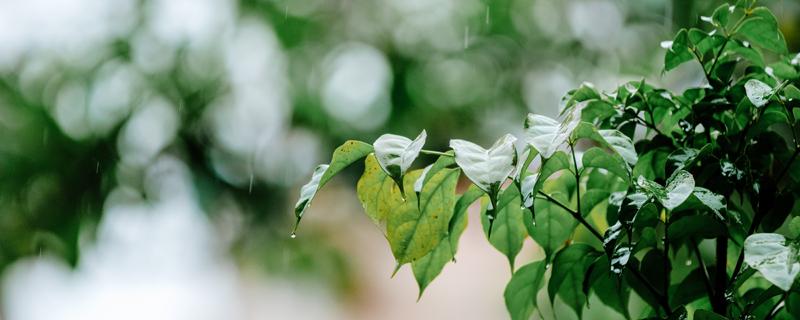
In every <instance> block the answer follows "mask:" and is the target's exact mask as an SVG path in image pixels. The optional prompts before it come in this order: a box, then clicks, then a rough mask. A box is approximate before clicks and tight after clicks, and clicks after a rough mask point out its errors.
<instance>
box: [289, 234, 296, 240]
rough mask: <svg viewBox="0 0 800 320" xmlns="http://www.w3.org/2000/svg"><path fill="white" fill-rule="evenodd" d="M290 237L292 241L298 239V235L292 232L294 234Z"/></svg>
mask: <svg viewBox="0 0 800 320" xmlns="http://www.w3.org/2000/svg"><path fill="white" fill-rule="evenodd" d="M289 237H290V238H292V239H294V238H297V234H296V233H294V232H292V234H291V235H290V236H289Z"/></svg>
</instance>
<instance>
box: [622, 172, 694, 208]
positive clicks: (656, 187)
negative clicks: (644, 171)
mask: <svg viewBox="0 0 800 320" xmlns="http://www.w3.org/2000/svg"><path fill="white" fill-rule="evenodd" d="M636 186H637V187H638V189H639V191H640V192H639V193H636V194H634V195H642V196H644V197H639V196H637V197H633V198H632V197H631V196H628V197H629V198H631V200H633V201H634V202H635V203H639V204H644V202H646V201H647V200H648V199H650V198H655V199H656V200H658V202H660V203H661V205H663V206H664V208H667V210H672V209H675V208H677V207H678V206H679V205H681V204H682V203H683V202H684V201H686V199H688V198H689V196H690V195H692V192H693V191H694V177H692V174H691V173H689V172H688V171H685V170H677V171H675V172H674V173H673V174H672V176H670V177H669V179H667V186H666V188H665V187H662V186H661V185H660V184H658V183H656V182H654V181H650V180H648V179H646V178H645V177H644V176H639V178H638V179H637V180H636Z"/></svg>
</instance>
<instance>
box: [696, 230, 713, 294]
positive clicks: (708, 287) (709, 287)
mask: <svg viewBox="0 0 800 320" xmlns="http://www.w3.org/2000/svg"><path fill="white" fill-rule="evenodd" d="M691 245H692V247H691V249H692V251H694V254H695V257H696V258H697V262H698V263H699V264H700V269H701V270H702V271H703V282H704V284H705V286H706V291H708V297H709V299H711V298H713V297H714V288H713V287H712V285H711V277H710V276H709V275H708V268H706V263H705V262H704V261H703V256H702V255H700V249H699V248H698V247H697V242H696V241H695V240H694V239H691Z"/></svg>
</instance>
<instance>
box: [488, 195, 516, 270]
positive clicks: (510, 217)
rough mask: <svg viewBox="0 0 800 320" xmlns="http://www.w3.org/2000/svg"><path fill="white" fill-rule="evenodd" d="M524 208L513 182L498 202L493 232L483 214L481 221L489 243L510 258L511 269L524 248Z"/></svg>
mask: <svg viewBox="0 0 800 320" xmlns="http://www.w3.org/2000/svg"><path fill="white" fill-rule="evenodd" d="M522 215H523V210H522V207H521V206H520V197H519V191H518V190H517V187H516V186H515V185H513V184H511V185H509V186H508V188H506V189H505V190H503V192H502V193H501V194H500V199H499V200H498V203H497V216H496V218H495V221H494V223H492V224H491V228H492V232H491V233H489V232H488V231H489V221H488V218H486V215H483V216H482V217H483V219H481V222H482V223H483V228H484V231H485V232H486V233H487V234H491V235H490V236H489V243H491V244H492V246H493V247H495V248H496V249H497V250H498V251H500V252H501V253H503V254H504V255H505V256H506V257H507V258H508V263H509V265H510V266H511V271H512V272H513V271H514V258H516V257H517V254H519V252H520V250H522V243H523V241H524V240H525V236H526V234H525V225H524V222H523V217H522Z"/></svg>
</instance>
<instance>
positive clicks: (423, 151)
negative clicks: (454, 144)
mask: <svg viewBox="0 0 800 320" xmlns="http://www.w3.org/2000/svg"><path fill="white" fill-rule="evenodd" d="M420 153H422V154H430V155H435V156H442V157H452V156H453V155H452V154H449V153H446V152H439V151H433V150H425V149H422V150H420Z"/></svg>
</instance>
